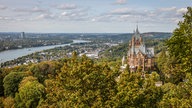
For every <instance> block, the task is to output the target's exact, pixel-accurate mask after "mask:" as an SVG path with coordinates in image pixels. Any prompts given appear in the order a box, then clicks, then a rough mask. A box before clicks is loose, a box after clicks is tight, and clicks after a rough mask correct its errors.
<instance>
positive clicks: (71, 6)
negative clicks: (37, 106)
mask: <svg viewBox="0 0 192 108" xmlns="http://www.w3.org/2000/svg"><path fill="white" fill-rule="evenodd" d="M56 8H57V9H61V10H71V9H76V8H77V6H76V5H75V4H61V5H58V6H56Z"/></svg>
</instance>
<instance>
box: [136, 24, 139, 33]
mask: <svg viewBox="0 0 192 108" xmlns="http://www.w3.org/2000/svg"><path fill="white" fill-rule="evenodd" d="M136 34H139V29H138V24H137V28H136Z"/></svg>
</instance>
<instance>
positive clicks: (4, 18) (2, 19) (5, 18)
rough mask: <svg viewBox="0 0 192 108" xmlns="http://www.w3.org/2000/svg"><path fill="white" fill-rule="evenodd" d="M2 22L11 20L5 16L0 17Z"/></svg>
mask: <svg viewBox="0 0 192 108" xmlns="http://www.w3.org/2000/svg"><path fill="white" fill-rule="evenodd" d="M4 20H11V18H10V17H7V16H0V21H4Z"/></svg>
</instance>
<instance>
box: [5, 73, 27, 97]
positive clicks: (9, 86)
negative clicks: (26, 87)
mask: <svg viewBox="0 0 192 108" xmlns="http://www.w3.org/2000/svg"><path fill="white" fill-rule="evenodd" d="M28 75H29V73H26V72H11V73H9V74H8V75H7V76H5V78H4V79H3V87H4V95H5V96H12V97H14V96H15V93H16V92H18V86H19V83H20V81H21V80H22V79H23V78H24V77H26V76H28Z"/></svg>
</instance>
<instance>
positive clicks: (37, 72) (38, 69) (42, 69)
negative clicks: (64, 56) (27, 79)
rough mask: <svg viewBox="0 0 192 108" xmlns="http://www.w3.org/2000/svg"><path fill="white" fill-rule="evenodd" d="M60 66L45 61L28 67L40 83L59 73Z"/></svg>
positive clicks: (56, 63)
mask: <svg viewBox="0 0 192 108" xmlns="http://www.w3.org/2000/svg"><path fill="white" fill-rule="evenodd" d="M60 68H61V65H60V63H58V62H54V61H46V62H41V63H39V64H34V65H32V66H31V67H30V71H31V72H32V73H33V74H34V76H35V77H37V78H38V80H39V82H40V83H43V82H44V80H45V79H47V78H49V77H55V76H56V75H57V73H58V72H59V71H60Z"/></svg>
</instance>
